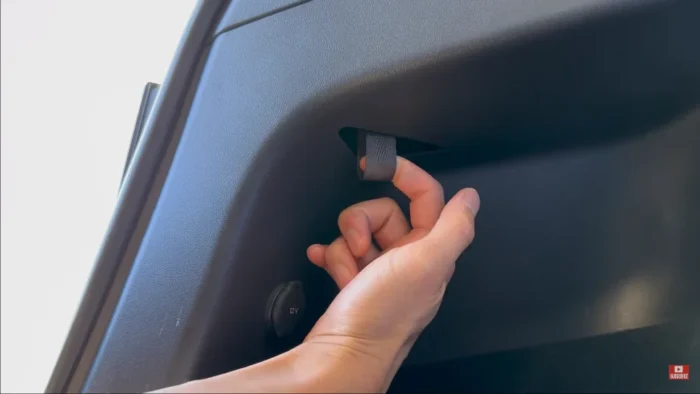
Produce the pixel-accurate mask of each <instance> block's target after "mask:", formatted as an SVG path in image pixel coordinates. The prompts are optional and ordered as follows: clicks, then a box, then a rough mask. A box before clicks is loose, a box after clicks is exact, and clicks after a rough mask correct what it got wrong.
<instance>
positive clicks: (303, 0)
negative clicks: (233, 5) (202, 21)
mask: <svg viewBox="0 0 700 394" xmlns="http://www.w3.org/2000/svg"><path fill="white" fill-rule="evenodd" d="M311 1H312V0H298V1H295V2H293V3H290V4H287V5H285V6H282V7H279V8H275V9H273V10H270V11H267V12H263V13H262V14H258V15H256V16H253V17H250V18H248V19H244V20H242V21H240V22H236V23H234V24H232V25H230V26H227V27H226V28H224V29H223V30H221V31H218V32H216V33H215V34H214V36H213V37H212V38H211V40H212V42H213V41H214V40H216V39H217V38H218V37H219V36H220V35H222V34H224V33H228V32H230V31H232V30H235V29H238V28H239V27H242V26H245V25H247V24H250V23H253V22H257V21H259V20H261V19H265V18H267V17H268V16H272V15H275V14H278V13H280V12H284V11H287V10H288V9H291V8H294V7H296V6H300V5H302V4H306V3H309V2H311Z"/></svg>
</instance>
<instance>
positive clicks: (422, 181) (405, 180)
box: [360, 156, 445, 229]
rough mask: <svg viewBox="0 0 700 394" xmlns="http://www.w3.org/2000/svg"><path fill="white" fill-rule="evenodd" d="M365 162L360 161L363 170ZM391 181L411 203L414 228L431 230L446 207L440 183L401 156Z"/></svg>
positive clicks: (397, 159)
mask: <svg viewBox="0 0 700 394" xmlns="http://www.w3.org/2000/svg"><path fill="white" fill-rule="evenodd" d="M365 162H366V161H365V159H364V158H363V159H362V160H361V161H360V167H361V168H362V169H363V170H364V167H365ZM391 181H392V183H393V184H394V186H395V187H396V188H397V189H399V190H400V191H401V192H402V193H403V194H405V195H406V197H408V199H409V200H410V201H411V204H410V206H409V210H410V217H411V225H412V226H413V228H414V229H416V228H419V229H420V228H423V229H431V228H432V227H433V226H434V225H435V223H437V220H438V218H439V217H440V212H442V208H444V207H445V196H444V194H443V190H442V185H441V184H440V182H438V181H437V179H435V178H433V177H432V176H431V175H430V174H428V173H427V172H425V171H424V170H423V169H422V168H420V167H418V166H417V165H415V164H413V163H412V162H410V161H408V160H406V159H404V158H403V157H400V156H397V157H396V171H395V172H394V178H393V179H392V180H391Z"/></svg>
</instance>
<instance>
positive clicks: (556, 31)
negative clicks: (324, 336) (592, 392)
mask: <svg viewBox="0 0 700 394" xmlns="http://www.w3.org/2000/svg"><path fill="white" fill-rule="evenodd" d="M357 4H358V3H355V2H329V1H312V2H309V3H306V4H302V5H299V6H296V7H293V8H290V9H288V10H286V11H284V12H280V13H277V14H274V15H270V16H267V17H265V18H264V19H260V20H258V21H256V22H254V23H250V24H246V25H244V26H241V27H239V28H236V29H235V30H232V31H230V32H227V33H223V34H220V35H219V36H218V38H217V39H216V40H215V41H214V43H213V46H212V48H211V51H210V53H209V57H208V60H207V64H206V66H205V68H204V70H203V72H202V76H201V80H200V82H199V86H198V88H197V92H196V94H195V97H194V100H193V102H192V105H191V108H190V112H189V116H188V118H187V122H186V124H185V126H184V129H183V130H182V137H181V139H180V142H179V146H178V148H177V152H176V154H175V157H174V159H173V162H172V166H171V168H170V170H169V173H168V177H167V180H166V181H165V184H164V186H163V189H162V191H161V194H160V197H159V199H158V202H157V204H156V206H155V210H154V211H153V214H152V217H151V221H150V223H149V225H148V228H147V230H146V232H145V235H144V237H143V240H142V242H141V245H140V248H139V251H138V254H137V255H136V257H135V259H134V260H133V268H132V270H131V273H130V275H129V277H128V279H127V281H126V283H125V286H124V289H123V292H122V294H121V297H120V299H119V303H118V305H117V307H116V309H115V312H114V314H113V316H112V318H111V321H110V323H109V327H108V329H107V332H106V334H105V336H104V338H103V340H102V343H101V347H100V350H99V352H98V355H97V357H96V358H95V361H94V363H93V367H92V370H91V373H90V376H89V378H88V379H87V381H86V382H85V385H84V389H85V390H88V391H142V390H147V389H152V388H155V387H161V386H165V385H167V384H174V383H178V382H182V381H185V380H187V379H191V378H197V377H203V376H209V375H212V374H215V373H219V372H224V371H226V370H229V369H232V368H237V367H241V366H244V365H247V364H250V363H253V362H255V361H259V360H261V359H263V358H265V357H268V356H270V355H273V354H275V353H277V352H279V351H281V349H284V348H285V347H288V346H292V345H294V344H295V343H297V342H298V341H299V340H301V338H303V335H304V332H305V330H308V329H309V328H310V327H311V325H312V324H313V322H314V320H315V318H317V317H318V316H319V315H320V314H321V313H322V312H323V310H324V308H325V307H326V306H327V304H328V303H329V302H330V300H331V299H332V296H333V295H334V292H335V289H334V287H333V284H332V283H331V281H330V280H329V279H328V278H327V277H326V275H325V274H324V273H323V272H321V270H319V269H317V268H315V267H313V266H312V265H311V264H310V263H309V262H307V261H306V258H305V248H306V246H308V245H309V244H311V243H316V242H319V241H321V242H323V241H329V240H331V239H333V238H334V237H335V236H336V234H337V229H336V228H335V223H336V216H337V215H338V213H339V212H340V211H341V210H342V209H343V208H344V207H346V206H347V205H349V204H352V203H354V202H357V201H359V200H361V199H363V198H368V197H373V196H380V195H386V194H392V195H393V194H395V192H394V191H393V190H391V188H388V187H387V186H386V185H366V184H361V183H360V182H359V181H358V180H357V176H356V171H355V167H354V165H355V160H354V158H353V157H352V154H351V153H350V151H349V150H348V149H347V147H346V146H345V144H344V143H343V142H342V140H341V139H340V138H339V136H338V131H339V130H340V129H342V128H345V127H358V128H363V129H368V130H374V131H377V132H382V133H387V134H392V135H396V136H398V137H402V138H407V139H413V140H417V141H422V142H426V143H430V144H432V145H435V146H438V147H441V148H444V149H445V150H444V151H436V152H432V153H428V154H425V155H421V156H417V157H416V158H415V160H416V161H417V162H418V163H419V164H421V165H422V166H424V167H425V168H427V169H428V170H429V171H431V173H433V174H434V175H435V176H436V177H437V178H438V179H439V180H440V181H441V182H442V183H443V185H444V187H445V189H446V194H448V195H451V194H452V193H454V192H455V191H456V190H458V189H459V188H461V187H465V186H473V187H476V188H477V189H479V191H480V193H481V195H482V210H481V212H480V214H479V217H478V221H477V235H476V241H475V243H474V245H473V246H472V247H471V248H470V249H469V251H468V252H467V253H466V254H465V255H464V256H463V258H462V259H460V261H459V263H458V269H457V271H456V274H455V277H454V279H453V283H452V284H451V285H450V287H449V288H448V293H447V296H446V299H445V303H444V305H443V307H442V309H441V311H440V313H439V315H438V317H437V318H436V320H435V322H434V323H433V324H432V325H431V326H430V327H429V328H428V329H427V330H426V332H425V334H424V335H423V336H422V337H421V338H420V340H419V342H418V343H417V344H416V347H415V349H414V351H413V352H412V354H411V355H410V358H409V360H408V362H409V364H413V365H414V368H428V367H429V365H431V364H433V363H435V362H442V361H445V360H454V359H459V358H464V357H469V356H473V355H477V354H483V353H490V352H495V351H505V350H510V349H515V348H521V347H530V346H535V345H539V344H545V343H552V342H559V341H568V340H575V339H581V338H586V337H592V336H599V335H603V334H612V333H615V332H620V331H625V330H629V329H637V328H642V327H648V326H654V325H658V324H662V323H665V322H667V321H675V320H676V319H690V321H693V318H696V317H698V315H699V311H700V307H698V303H697V300H698V299H700V294H698V290H697V289H696V288H695V287H694V286H693V284H694V283H697V282H698V280H700V269H699V265H698V261H700V246H698V244H697V243H696V241H697V238H698V234H700V216H699V213H698V212H699V211H698V209H697V202H698V201H700V133H699V132H698V130H699V129H700V119H699V117H700V115H698V109H697V108H698V104H699V103H700V51H697V50H696V47H697V42H696V41H697V37H698V36H700V24H698V23H697V20H698V15H700V2H696V1H692V0H691V1H642V2H627V1H622V2H609V1H607V0H606V1H578V2H571V1H559V0H552V1H536V2H534V1H533V2H531V3H530V2H516V1H480V2H466V1H441V2H434V3H430V4H428V2H407V1H403V0H395V1H388V0H386V1H380V2H362V3H361V4H362V6H358V5H357ZM526 4H530V6H528V5H526ZM178 132H179V130H178ZM295 279H300V280H302V281H303V282H304V283H305V287H306V289H307V292H308V293H307V299H308V300H310V305H309V309H308V310H307V313H306V315H305V318H306V320H305V321H304V324H303V325H304V327H302V329H300V330H299V332H298V333H297V335H296V337H294V338H292V339H291V340H290V341H288V342H287V343H276V342H271V341H270V340H269V338H268V337H266V335H265V328H266V327H265V319H264V307H265V303H266V301H267V297H268V295H269V293H270V292H271V291H272V290H273V289H274V288H275V287H276V286H277V285H278V284H279V283H281V282H286V281H289V280H295ZM673 362H674V361H673V360H668V361H666V360H663V361H661V364H660V368H661V372H662V373H665V367H666V364H669V363H673ZM562 379H565V378H562ZM570 383H572V384H574V383H575V380H572V381H571V382H570ZM397 384H398V383H397ZM397 387H399V386H397ZM630 387H633V386H630Z"/></svg>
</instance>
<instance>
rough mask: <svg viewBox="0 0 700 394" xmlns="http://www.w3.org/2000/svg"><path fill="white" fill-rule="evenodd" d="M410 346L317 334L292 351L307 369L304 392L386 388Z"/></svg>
mask: <svg viewBox="0 0 700 394" xmlns="http://www.w3.org/2000/svg"><path fill="white" fill-rule="evenodd" d="M409 349H410V344H407V346H404V345H403V344H402V343H401V342H397V341H394V342H382V343H377V342H375V341H369V340H362V339H357V338H351V337H345V336H322V335H320V336H314V337H311V338H308V339H307V340H306V341H305V342H304V343H303V344H301V345H299V346H298V347H297V348H295V349H294V350H293V352H298V354H299V356H298V359H297V363H298V365H299V366H300V368H301V369H303V370H304V371H308V372H309V374H308V375H306V377H305V379H304V384H305V387H304V390H305V391H324V392H338V391H341V392H379V391H385V390H386V389H387V388H388V385H389V383H390V382H391V380H392V379H393V377H394V375H395V374H396V370H397V369H398V367H399V366H400V364H401V362H402V361H403V360H404V358H405V357H406V355H407V354H408V350H409Z"/></svg>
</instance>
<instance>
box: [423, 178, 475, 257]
mask: <svg viewBox="0 0 700 394" xmlns="http://www.w3.org/2000/svg"><path fill="white" fill-rule="evenodd" d="M480 205H481V203H480V199H479V194H478V193H477V192H476V190H474V189H471V188H468V189H462V190H460V191H459V192H458V193H457V194H455V196H454V197H452V199H451V200H450V201H449V202H448V203H447V205H445V208H444V209H443V210H442V213H440V218H439V219H438V221H437V223H435V226H433V228H432V230H430V233H428V235H427V236H426V237H425V238H423V239H422V240H421V241H420V242H423V241H425V243H426V244H427V246H428V247H429V248H430V249H431V250H433V252H434V253H437V254H438V255H439V260H440V262H441V263H454V262H455V261H456V260H457V258H458V257H459V255H461V254H462V252H464V249H466V248H467V246H469V244H471V243H472V240H473V239H474V217H475V216H476V214H477V213H478V212H479V206H480Z"/></svg>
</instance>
